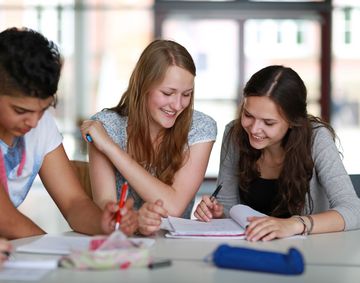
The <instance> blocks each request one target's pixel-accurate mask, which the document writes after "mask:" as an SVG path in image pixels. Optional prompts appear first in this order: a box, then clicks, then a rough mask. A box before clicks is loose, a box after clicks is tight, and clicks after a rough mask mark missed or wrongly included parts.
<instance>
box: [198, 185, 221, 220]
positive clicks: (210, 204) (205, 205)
mask: <svg viewBox="0 0 360 283" xmlns="http://www.w3.org/2000/svg"><path fill="white" fill-rule="evenodd" d="M221 188H222V184H219V186H217V188H216V189H215V191H214V192H213V194H212V195H211V196H209V195H204V196H203V197H202V198H201V201H200V203H199V204H198V206H197V207H196V210H195V212H194V216H195V217H196V218H197V219H199V220H200V221H205V222H209V221H210V220H211V219H212V218H221V217H223V214H224V207H223V205H221V204H220V203H218V202H217V200H216V197H217V195H218V193H219V192H220V190H221Z"/></svg>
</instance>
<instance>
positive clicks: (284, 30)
mask: <svg viewBox="0 0 360 283" xmlns="http://www.w3.org/2000/svg"><path fill="white" fill-rule="evenodd" d="M12 26H17V27H23V26H26V27H29V28H32V29H35V30H37V31H39V32H41V33H43V34H44V35H45V36H46V37H48V38H49V39H51V40H52V41H54V42H55V43H57V45H58V46H59V48H60V50H61V53H62V54H63V57H64V59H65V64H64V67H63V71H62V77H61V81H60V86H59V91H58V105H57V107H56V109H54V110H53V112H54V115H55V117H56V120H57V124H58V126H59V129H60V131H61V132H62V134H63V136H64V146H65V149H66V151H67V153H68V155H69V158H70V159H79V160H86V159H87V149H86V144H84V142H82V140H81V138H80V133H79V128H78V126H79V124H80V123H81V121H82V120H84V119H87V118H89V117H90V116H91V115H92V114H94V113H95V112H97V111H100V110H101V109H103V108H105V107H112V106H115V105H116V104H117V103H118V101H119V99H120V97H121V95H122V93H123V92H124V90H125V88H126V87H127V83H128V79H129V77H130V74H131V71H132V69H133V68H134V65H135V63H136V61H137V60H138V58H139V56H140V53H141V52H142V50H143V49H144V48H145V47H146V46H147V45H148V44H149V43H150V42H151V41H152V40H153V39H155V38H166V39H172V40H175V41H177V42H179V43H181V44H182V45H184V46H185V47H186V48H187V49H188V50H189V52H190V53H191V54H192V56H193V58H194V60H195V63H196V66H197V76H196V81H195V109H197V110H200V111H203V112H205V113H207V114H209V115H210V116H212V117H213V118H214V119H215V120H216V121H217V123H218V138H217V141H216V143H215V146H214V149H213V152H212V154H211V158H210V162H209V167H208V170H207V173H206V179H207V180H208V181H209V182H210V184H211V186H210V187H209V186H206V183H204V186H202V187H201V189H200V191H199V195H201V194H202V193H206V192H209V191H212V190H213V181H214V180H215V179H216V176H217V171H218V166H219V157H220V146H221V139H222V133H223V130H224V127H225V125H226V124H227V123H228V122H230V121H231V120H232V119H234V118H235V116H236V112H237V106H238V102H239V100H240V99H241V96H242V89H243V86H244V84H245V83H246V81H247V80H248V79H249V77H250V76H251V75H252V74H253V73H254V72H256V71H257V70H259V69H260V68H263V67H265V66H267V65H270V64H281V65H286V66H289V67H291V68H293V69H295V70H296V71H297V72H298V73H299V74H300V76H301V77H302V78H303V80H304V81H305V84H306V86H307V88H308V110H309V112H310V113H311V114H314V115H318V116H321V117H323V118H324V119H325V120H327V121H329V122H330V123H331V124H332V126H333V127H334V128H335V130H336V131H337V134H338V136H339V140H340V143H339V148H340V150H341V151H342V153H343V161H344V164H345V167H346V169H347V170H348V172H349V173H360V165H359V161H358V160H359V157H360V150H359V149H358V147H357V142H358V141H359V140H360V95H359V92H360V33H359V32H356V27H359V26H360V1H359V0H323V1H321V0H317V1H296V0H292V1H255V0H254V1H252V0H233V1H226V0H222V1H203V0H200V1H199V0H198V1H191V0H184V1H172V0H52V1H48V0H12V1H5V0H0V28H1V30H3V29H6V28H9V27H12ZM35 208H36V209H35ZM20 209H21V210H22V211H23V212H24V213H25V214H27V215H28V216H29V217H30V218H32V219H33V220H34V221H35V222H37V223H38V224H39V225H40V226H41V227H43V228H44V229H45V230H47V231H48V232H59V231H60V232H61V231H63V230H66V229H68V227H67V224H66V222H65V221H64V219H63V218H62V216H61V214H60V213H59V211H58V210H57V208H56V206H55V205H54V204H53V202H52V200H51V199H50V198H49V196H48V195H47V193H46V191H45V190H44V189H43V187H42V185H41V181H39V180H37V181H36V184H35V188H34V189H32V190H31V191H30V193H29V197H28V198H27V199H26V201H25V202H24V203H23V204H22V206H21V207H20ZM45 216H46V217H45ZM49 219H51V221H49Z"/></svg>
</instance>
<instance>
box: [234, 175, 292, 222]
mask: <svg viewBox="0 0 360 283" xmlns="http://www.w3.org/2000/svg"><path fill="white" fill-rule="evenodd" d="M240 195H241V196H242V198H243V200H244V204H246V205H248V206H250V207H251V208H253V209H255V210H257V211H259V212H262V213H264V214H266V215H269V216H270V215H271V214H272V211H273V210H274V208H275V206H276V202H277V196H278V181H277V179H263V178H257V179H255V180H254V181H252V182H251V183H250V187H249V191H248V193H246V194H245V195H244V193H242V192H240ZM289 215H290V214H289V213H286V214H284V215H280V216H278V217H289Z"/></svg>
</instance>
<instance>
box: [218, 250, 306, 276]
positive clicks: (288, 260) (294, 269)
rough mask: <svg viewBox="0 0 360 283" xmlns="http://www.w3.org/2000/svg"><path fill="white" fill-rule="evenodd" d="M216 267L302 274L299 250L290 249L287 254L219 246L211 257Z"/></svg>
mask: <svg viewBox="0 0 360 283" xmlns="http://www.w3.org/2000/svg"><path fill="white" fill-rule="evenodd" d="M212 259H213V262H214V264H215V265H216V266H218V267H222V268H232V269H242V270H250V271H260V272H269V273H278V274H287V275H296V274H301V273H303V272H304V260H303V256H302V254H301V253H300V251H299V250H297V249H295V248H290V249H289V251H288V253H287V254H283V253H277V252H269V251H261V250H256V249H249V248H242V247H231V246H229V245H226V244H224V245H220V246H219V247H218V248H217V249H216V250H215V251H214V253H213V255H212Z"/></svg>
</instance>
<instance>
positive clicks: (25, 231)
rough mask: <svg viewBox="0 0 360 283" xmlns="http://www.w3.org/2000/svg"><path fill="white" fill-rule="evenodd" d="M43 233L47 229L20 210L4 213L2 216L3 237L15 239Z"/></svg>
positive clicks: (0, 230) (1, 231)
mask: <svg viewBox="0 0 360 283" xmlns="http://www.w3.org/2000/svg"><path fill="white" fill-rule="evenodd" d="M42 234H45V231H44V230H42V229H41V228H40V227H39V226H37V225H36V224H35V223H34V222H33V221H31V220H30V219H29V218H28V217H26V216H25V215H23V214H22V213H20V212H19V211H16V212H15V213H11V214H4V213H2V216H0V235H1V236H2V237H5V238H7V239H9V240H14V239H19V238H24V237H31V236H37V235H42Z"/></svg>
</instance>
